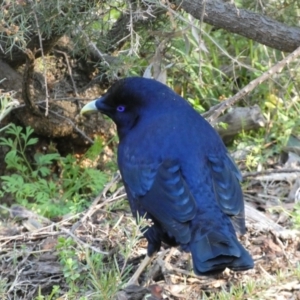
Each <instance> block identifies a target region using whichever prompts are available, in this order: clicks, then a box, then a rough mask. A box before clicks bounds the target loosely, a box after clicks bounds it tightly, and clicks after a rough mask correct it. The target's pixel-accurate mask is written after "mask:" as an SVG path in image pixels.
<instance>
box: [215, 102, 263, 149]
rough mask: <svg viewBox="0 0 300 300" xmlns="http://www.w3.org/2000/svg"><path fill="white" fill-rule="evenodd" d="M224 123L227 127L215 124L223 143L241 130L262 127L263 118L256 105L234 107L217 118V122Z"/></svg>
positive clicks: (229, 140) (230, 139)
mask: <svg viewBox="0 0 300 300" xmlns="http://www.w3.org/2000/svg"><path fill="white" fill-rule="evenodd" d="M221 122H222V123H226V124H227V127H226V128H224V127H222V126H217V128H216V130H217V131H218V133H219V135H220V136H221V138H222V139H223V141H224V142H225V143H229V142H231V141H232V140H233V138H234V137H235V136H236V135H237V134H238V133H240V132H242V131H249V130H253V129H259V128H261V127H264V125H265V118H264V116H263V115H262V113H261V110H260V108H259V106H258V105H254V106H252V107H236V108H234V109H232V110H231V111H230V112H228V113H227V114H225V115H224V116H222V117H220V118H218V119H217V124H218V123H221Z"/></svg>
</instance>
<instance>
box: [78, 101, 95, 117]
mask: <svg viewBox="0 0 300 300" xmlns="http://www.w3.org/2000/svg"><path fill="white" fill-rule="evenodd" d="M96 102H97V100H94V101H92V102H89V103H87V104H86V105H85V106H84V107H83V108H82V109H81V111H80V114H81V115H84V114H87V113H92V112H96V111H98V109H97V106H96Z"/></svg>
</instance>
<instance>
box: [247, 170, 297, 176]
mask: <svg viewBox="0 0 300 300" xmlns="http://www.w3.org/2000/svg"><path fill="white" fill-rule="evenodd" d="M276 173H300V170H299V169H279V170H276V169H274V170H265V171H260V172H252V173H244V174H243V178H247V177H257V176H262V175H272V174H276Z"/></svg>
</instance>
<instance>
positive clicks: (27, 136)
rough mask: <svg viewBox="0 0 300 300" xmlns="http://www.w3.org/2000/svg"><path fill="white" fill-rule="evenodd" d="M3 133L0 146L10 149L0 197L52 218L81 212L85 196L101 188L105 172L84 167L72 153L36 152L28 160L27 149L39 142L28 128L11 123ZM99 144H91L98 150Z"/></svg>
mask: <svg viewBox="0 0 300 300" xmlns="http://www.w3.org/2000/svg"><path fill="white" fill-rule="evenodd" d="M6 134H7V135H9V136H11V137H7V138H4V137H1V138H0V145H1V146H4V147H7V148H8V149H9V151H8V152H7V154H6V156H5V163H6V167H7V170H9V171H10V172H11V174H10V175H4V176H1V180H2V186H1V190H0V197H1V196H2V197H3V196H4V195H5V194H12V195H13V196H14V197H15V200H16V202H17V203H19V204H21V205H23V206H26V207H28V208H30V209H33V210H34V211H36V212H37V213H39V214H42V215H44V216H47V217H53V216H58V215H62V214H66V213H68V212H70V211H72V212H73V213H76V212H78V211H81V210H82V209H83V208H85V207H86V206H87V205H88V203H87V199H88V198H89V197H90V196H92V195H96V194H97V193H99V192H100V191H101V189H102V188H103V186H104V184H105V182H106V175H104V174H103V173H102V172H100V171H98V170H95V169H94V168H91V167H87V168H83V167H82V166H81V165H80V162H79V163H78V162H77V161H76V159H75V158H73V157H72V155H71V154H69V155H68V156H67V157H65V158H64V157H61V156H60V155H59V154H58V153H47V154H42V153H35V154H34V156H33V160H32V161H31V160H29V158H28V155H27V151H28V150H29V148H30V147H32V146H34V145H35V144H36V143H37V142H38V139H37V138H35V137H33V130H32V129H31V128H30V127H27V128H26V129H25V132H23V130H22V128H21V127H19V126H16V125H13V124H12V125H11V126H10V127H9V128H8V129H6ZM99 143H101V142H100V141H98V142H97V143H95V146H92V147H95V148H96V149H98V150H99ZM93 152H94V150H92V149H91V150H90V153H93ZM93 158H95V157H94V156H93ZM54 165H59V166H60V168H61V169H62V171H61V173H60V174H58V173H57V172H55V171H54V170H52V168H53V166H54Z"/></svg>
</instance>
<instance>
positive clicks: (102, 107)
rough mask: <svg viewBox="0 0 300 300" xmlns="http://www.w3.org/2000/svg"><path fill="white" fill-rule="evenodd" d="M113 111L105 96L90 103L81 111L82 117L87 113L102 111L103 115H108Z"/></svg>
mask: <svg viewBox="0 0 300 300" xmlns="http://www.w3.org/2000/svg"><path fill="white" fill-rule="evenodd" d="M110 110H111V107H110V106H108V105H107V104H106V103H105V96H103V97H101V98H99V99H96V100H94V101H91V102H89V103H88V104H86V105H85V106H84V107H83V108H82V109H81V111H80V114H81V115H84V114H87V113H93V112H97V111H100V112H102V113H104V114H105V113H107V112H109V111H110Z"/></svg>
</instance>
